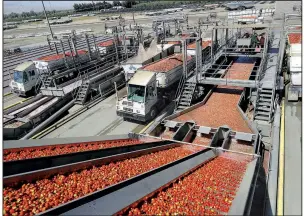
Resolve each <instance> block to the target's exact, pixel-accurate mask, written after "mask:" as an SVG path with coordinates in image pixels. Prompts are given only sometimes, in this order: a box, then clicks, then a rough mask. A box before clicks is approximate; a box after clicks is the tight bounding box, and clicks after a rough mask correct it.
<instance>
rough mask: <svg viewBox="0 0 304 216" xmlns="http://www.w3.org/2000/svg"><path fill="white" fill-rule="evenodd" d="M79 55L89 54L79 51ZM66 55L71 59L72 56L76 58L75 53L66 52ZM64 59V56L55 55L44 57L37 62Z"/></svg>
mask: <svg viewBox="0 0 304 216" xmlns="http://www.w3.org/2000/svg"><path fill="white" fill-rule="evenodd" d="M77 53H78V55H84V54H86V53H87V51H85V50H78V51H77ZM65 55H66V56H67V57H70V56H75V53H74V52H72V53H71V52H66V53H65ZM62 58H64V54H55V55H49V56H42V57H39V58H38V59H37V60H41V61H54V60H58V59H62Z"/></svg>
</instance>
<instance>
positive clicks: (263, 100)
mask: <svg viewBox="0 0 304 216" xmlns="http://www.w3.org/2000/svg"><path fill="white" fill-rule="evenodd" d="M274 95H275V94H274V90H273V89H269V88H261V89H260V90H259V92H258V98H257V101H256V108H255V112H254V120H260V121H266V122H270V121H271V119H272V113H273V101H274Z"/></svg>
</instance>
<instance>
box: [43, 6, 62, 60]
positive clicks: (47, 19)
mask: <svg viewBox="0 0 304 216" xmlns="http://www.w3.org/2000/svg"><path fill="white" fill-rule="evenodd" d="M41 2H42V6H43V11H44V15H45V19H46V21H47V23H48V26H49V29H50V32H51V35H52V38H53V40H54V34H53V31H52V28H51V25H50V22H49V18H48V16H47V14H46V11H45V7H44V3H43V1H41ZM54 45H55V50H56V53H57V54H58V49H57V46H56V44H54Z"/></svg>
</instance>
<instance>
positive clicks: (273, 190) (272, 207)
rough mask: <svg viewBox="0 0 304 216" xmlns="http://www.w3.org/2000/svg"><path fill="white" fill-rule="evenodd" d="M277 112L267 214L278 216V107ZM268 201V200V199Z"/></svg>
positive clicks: (279, 117)
mask: <svg viewBox="0 0 304 216" xmlns="http://www.w3.org/2000/svg"><path fill="white" fill-rule="evenodd" d="M276 110H277V112H276V113H275V116H274V122H273V129H272V131H273V136H272V152H271V157H270V160H271V161H270V168H269V175H268V181H267V189H268V197H269V200H268V202H267V200H266V201H265V202H266V208H265V211H266V212H265V214H266V215H276V213H277V189H278V164H279V147H280V136H279V134H280V120H281V108H280V106H279V105H277V109H276ZM266 199H267V198H266Z"/></svg>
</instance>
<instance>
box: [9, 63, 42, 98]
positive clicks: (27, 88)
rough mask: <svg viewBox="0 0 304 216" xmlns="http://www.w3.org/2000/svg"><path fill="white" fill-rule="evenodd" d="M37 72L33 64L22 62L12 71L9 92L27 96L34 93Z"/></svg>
mask: <svg viewBox="0 0 304 216" xmlns="http://www.w3.org/2000/svg"><path fill="white" fill-rule="evenodd" d="M37 79H38V72H37V70H36V67H35V65H34V63H33V62H30V61H29V62H24V63H22V64H20V65H18V66H17V67H16V68H15V69H14V70H13V75H12V77H11V81H10V84H9V86H10V88H11V92H13V93H15V94H17V95H21V96H27V95H29V94H31V93H34V91H35V85H36V82H37Z"/></svg>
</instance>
